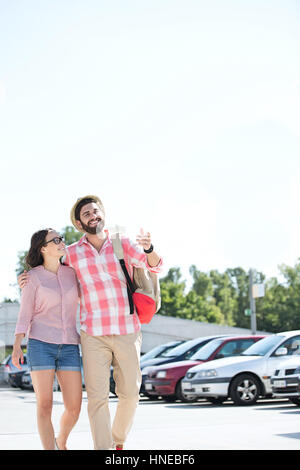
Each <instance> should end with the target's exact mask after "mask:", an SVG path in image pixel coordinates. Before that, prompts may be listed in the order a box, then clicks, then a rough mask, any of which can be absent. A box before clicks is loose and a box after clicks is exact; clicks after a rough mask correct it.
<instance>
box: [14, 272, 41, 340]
mask: <svg viewBox="0 0 300 470" xmlns="http://www.w3.org/2000/svg"><path fill="white" fill-rule="evenodd" d="M35 294H36V285H35V284H34V282H33V281H32V278H31V276H29V280H28V282H27V284H26V286H25V287H24V288H23V289H22V294H21V305H20V310H19V314H18V320H17V324H16V329H15V335H17V334H19V333H24V334H25V335H26V334H27V332H28V329H29V326H30V323H31V319H32V317H33V314H34V308H35Z"/></svg>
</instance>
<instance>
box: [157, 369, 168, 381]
mask: <svg viewBox="0 0 300 470" xmlns="http://www.w3.org/2000/svg"><path fill="white" fill-rule="evenodd" d="M166 375H167V371H165V370H160V371H159V372H157V374H156V377H157V378H158V379H164V378H165V376H166Z"/></svg>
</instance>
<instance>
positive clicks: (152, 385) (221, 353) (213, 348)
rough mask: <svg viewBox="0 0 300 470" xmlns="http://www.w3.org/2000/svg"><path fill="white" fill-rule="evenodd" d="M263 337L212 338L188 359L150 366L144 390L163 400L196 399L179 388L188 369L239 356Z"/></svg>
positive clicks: (186, 400) (188, 400) (187, 400)
mask: <svg viewBox="0 0 300 470" xmlns="http://www.w3.org/2000/svg"><path fill="white" fill-rule="evenodd" d="M264 337H265V336H260V335H247V336H227V337H223V338H217V339H214V340H212V341H210V342H209V343H207V344H205V346H202V347H200V348H199V349H198V351H197V352H195V353H194V354H193V356H191V358H190V359H189V360H188V361H178V362H172V363H170V364H162V365H160V366H156V367H152V368H151V369H150V370H149V371H148V377H147V378H146V380H145V390H146V392H147V393H148V394H149V395H156V396H158V395H160V396H161V397H162V398H163V399H164V400H165V401H175V400H177V399H178V400H181V401H184V402H189V403H190V402H192V401H196V400H197V398H194V397H191V398H188V397H187V396H185V395H184V394H183V393H182V390H181V380H182V379H183V377H184V376H185V374H186V372H187V370H188V369H190V368H191V367H193V366H196V365H197V364H202V363H203V362H207V361H212V360H213V359H220V358H222V357H230V356H239V355H240V354H241V353H243V352H244V351H245V350H246V349H248V348H249V347H250V346H251V345H252V344H253V343H255V342H256V341H259V340H260V339H262V338H264Z"/></svg>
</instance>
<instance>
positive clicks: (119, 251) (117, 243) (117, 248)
mask: <svg viewBox="0 0 300 470" xmlns="http://www.w3.org/2000/svg"><path fill="white" fill-rule="evenodd" d="M111 241H112V245H113V250H114V253H115V255H116V256H117V258H118V260H119V262H120V265H121V268H122V271H123V273H124V276H125V278H126V282H127V292H128V300H129V305H130V313H131V314H133V312H134V305H133V300H132V294H133V293H134V291H135V288H134V285H133V282H132V280H131V279H130V276H129V274H128V271H127V268H126V264H125V261H124V251H123V247H122V242H121V239H120V234H119V233H116V236H113V237H112V238H111Z"/></svg>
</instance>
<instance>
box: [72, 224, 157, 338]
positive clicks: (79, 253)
mask: <svg viewBox="0 0 300 470" xmlns="http://www.w3.org/2000/svg"><path fill="white" fill-rule="evenodd" d="M121 240H122V246H123V251H124V260H125V263H126V267H127V269H128V272H129V275H130V276H131V278H132V275H133V266H136V267H146V268H147V269H148V270H149V271H152V272H156V273H159V272H160V271H161V266H162V260H160V262H159V264H158V265H157V266H155V267H150V266H149V264H148V262H147V255H146V254H145V253H144V252H143V251H142V250H141V248H140V247H139V245H137V244H135V243H133V242H132V241H131V240H129V238H127V237H123V236H122V237H121ZM64 263H65V264H67V265H69V266H72V268H74V269H75V271H76V274H77V277H78V280H79V282H80V288H81V300H80V323H81V329H82V330H84V331H85V332H86V333H87V334H89V335H92V336H104V335H126V334H130V333H135V332H136V331H138V330H140V328H141V324H140V322H139V318H138V315H137V313H136V311H134V313H133V314H130V306H129V300H128V293H127V284H126V279H125V276H124V273H123V271H122V268H121V266H120V262H119V260H118V258H117V256H116V255H115V254H114V251H113V245H112V241H111V239H110V237H109V234H108V233H107V238H106V240H105V242H104V244H103V245H102V247H101V250H100V252H98V251H97V250H96V249H95V248H94V247H93V246H92V245H91V244H90V243H89V242H88V240H87V238H86V235H84V236H83V237H82V238H81V239H80V240H79V241H78V242H76V243H73V244H72V245H70V246H68V247H67V254H66V257H65V260H64Z"/></svg>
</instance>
